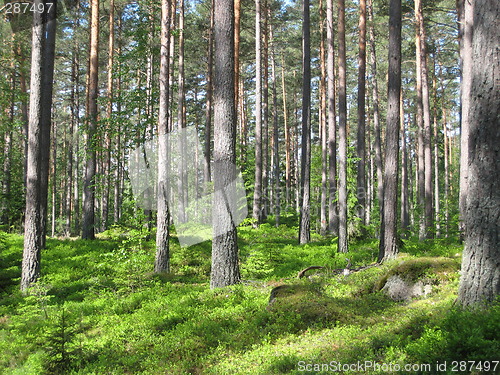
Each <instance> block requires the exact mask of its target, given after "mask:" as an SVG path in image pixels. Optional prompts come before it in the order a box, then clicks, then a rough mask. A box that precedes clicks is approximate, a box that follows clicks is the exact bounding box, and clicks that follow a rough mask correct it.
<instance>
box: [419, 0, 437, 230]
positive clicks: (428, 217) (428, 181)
mask: <svg viewBox="0 0 500 375" xmlns="http://www.w3.org/2000/svg"><path fill="white" fill-rule="evenodd" d="M415 14H416V18H417V30H418V31H417V33H418V34H419V38H418V42H419V45H418V46H417V49H419V50H420V52H419V53H418V56H419V57H420V61H417V63H420V74H421V76H422V77H421V86H422V109H423V123H424V128H423V130H424V134H423V141H424V185H425V188H424V189H425V194H424V198H425V202H424V218H425V219H424V221H425V237H426V238H432V237H433V230H432V228H433V219H434V217H433V212H432V211H433V207H432V147H431V117H430V103H429V84H428V69H427V48H426V46H425V42H426V36H425V27H424V18H423V14H422V3H421V1H420V0H417V1H415Z"/></svg>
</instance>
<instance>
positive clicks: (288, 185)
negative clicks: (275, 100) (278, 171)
mask: <svg viewBox="0 0 500 375" xmlns="http://www.w3.org/2000/svg"><path fill="white" fill-rule="evenodd" d="M281 89H282V95H283V125H284V127H285V202H286V207H288V206H289V204H290V202H291V190H292V168H291V163H292V155H291V153H292V144H291V142H292V141H291V134H290V133H291V129H290V128H289V124H288V107H287V102H286V84H285V57H284V55H283V54H282V55H281Z"/></svg>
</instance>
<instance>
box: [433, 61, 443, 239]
mask: <svg viewBox="0 0 500 375" xmlns="http://www.w3.org/2000/svg"><path fill="white" fill-rule="evenodd" d="M435 71H436V61H435V56H434V72H435ZM432 82H433V89H434V108H433V120H434V121H433V131H434V157H433V161H434V222H435V225H436V237H438V238H439V237H441V220H440V215H441V212H440V211H441V208H440V202H439V147H438V129H437V125H438V119H437V103H438V94H437V78H436V74H435V73H434V75H433V80H432Z"/></svg>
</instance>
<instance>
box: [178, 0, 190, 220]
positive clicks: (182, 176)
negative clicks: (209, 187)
mask: <svg viewBox="0 0 500 375" xmlns="http://www.w3.org/2000/svg"><path fill="white" fill-rule="evenodd" d="M184 81H185V80H184V0H179V67H178V77H177V84H178V93H177V126H178V129H179V144H178V147H179V156H180V163H179V179H178V180H177V195H178V209H179V217H178V222H179V223H185V222H186V221H187V213H186V208H187V204H188V186H187V183H188V175H187V173H188V171H187V154H186V144H187V139H186V134H185V131H184V129H185V127H186V123H185V121H184V113H185V104H184V103H185V88H184Z"/></svg>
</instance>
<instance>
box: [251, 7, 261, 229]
mask: <svg viewBox="0 0 500 375" xmlns="http://www.w3.org/2000/svg"><path fill="white" fill-rule="evenodd" d="M260 2H261V0H255V186H254V195H253V218H254V220H256V222H257V225H259V224H260V223H261V222H262V220H263V202H262V189H263V186H262V180H263V170H262V169H263V166H262V162H263V156H262V151H263V150H262V78H261V72H262V68H261V62H262V32H261V9H260V4H261V3H260Z"/></svg>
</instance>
